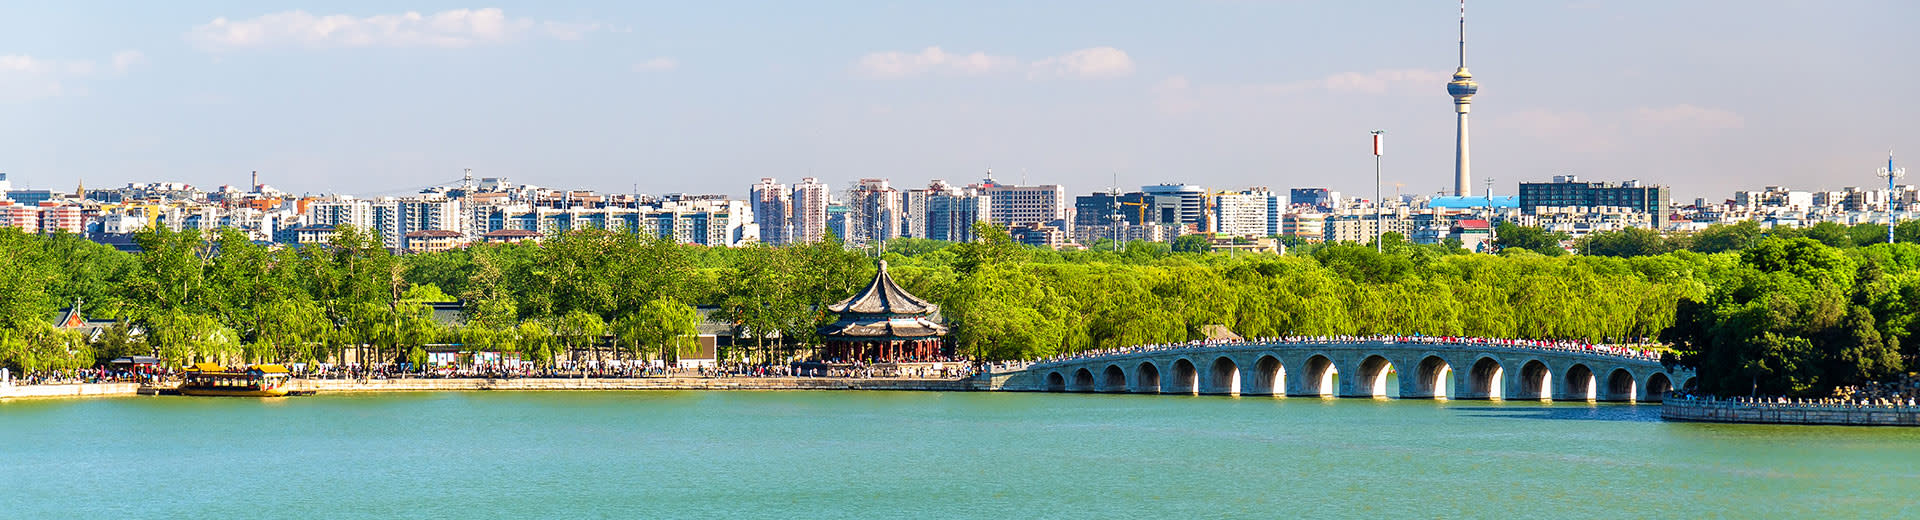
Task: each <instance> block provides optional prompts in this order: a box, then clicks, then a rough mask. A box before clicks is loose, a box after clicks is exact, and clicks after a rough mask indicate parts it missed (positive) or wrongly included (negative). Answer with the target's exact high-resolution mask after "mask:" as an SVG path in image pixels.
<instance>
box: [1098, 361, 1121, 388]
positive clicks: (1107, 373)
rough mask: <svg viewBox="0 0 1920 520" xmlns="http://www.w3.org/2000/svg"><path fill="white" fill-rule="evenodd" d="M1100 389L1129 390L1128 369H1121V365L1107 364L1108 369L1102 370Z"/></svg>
mask: <svg viewBox="0 0 1920 520" xmlns="http://www.w3.org/2000/svg"><path fill="white" fill-rule="evenodd" d="M1100 391H1102V392H1125V391H1127V371H1126V370H1124V369H1121V368H1120V365H1107V369H1106V370H1102V371H1100Z"/></svg>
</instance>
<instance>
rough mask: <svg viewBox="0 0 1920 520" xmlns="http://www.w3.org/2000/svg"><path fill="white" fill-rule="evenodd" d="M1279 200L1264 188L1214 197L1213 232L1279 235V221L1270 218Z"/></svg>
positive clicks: (1240, 234)
mask: <svg viewBox="0 0 1920 520" xmlns="http://www.w3.org/2000/svg"><path fill="white" fill-rule="evenodd" d="M1278 200H1279V199H1278V198H1276V197H1274V195H1273V192H1270V191H1267V190H1266V188H1254V189H1250V190H1247V191H1243V192H1239V193H1221V194H1217V195H1214V196H1213V223H1212V225H1211V226H1209V229H1211V230H1212V231H1213V232H1214V233H1219V234H1223V235H1231V236H1242V237H1264V236H1269V235H1275V234H1279V232H1280V229H1279V228H1280V221H1279V220H1277V219H1274V218H1272V217H1273V215H1274V214H1273V211H1274V210H1275V209H1277V208H1276V206H1277V205H1278Z"/></svg>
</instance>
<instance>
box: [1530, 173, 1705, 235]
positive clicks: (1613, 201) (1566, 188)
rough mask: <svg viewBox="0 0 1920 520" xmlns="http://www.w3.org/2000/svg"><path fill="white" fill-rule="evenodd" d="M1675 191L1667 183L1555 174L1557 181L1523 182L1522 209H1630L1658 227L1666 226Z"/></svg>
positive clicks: (1533, 211)
mask: <svg viewBox="0 0 1920 520" xmlns="http://www.w3.org/2000/svg"><path fill="white" fill-rule="evenodd" d="M1672 198H1673V190H1672V189H1671V188H1668V187H1666V186H1659V185H1653V184H1642V183H1640V181H1627V182H1623V183H1619V184H1611V183H1605V182H1582V181H1581V180H1580V178H1579V177H1577V176H1573V175H1555V176H1554V177H1553V182H1523V183H1520V210H1521V211H1522V212H1524V213H1526V214H1529V215H1531V214H1535V213H1539V212H1540V208H1543V207H1550V208H1601V207H1614V208H1628V209H1632V210H1634V211H1636V212H1641V213H1645V214H1646V215H1647V216H1648V217H1650V219H1651V221H1652V222H1653V225H1654V227H1666V225H1667V209H1668V207H1669V206H1670V205H1671V203H1672Z"/></svg>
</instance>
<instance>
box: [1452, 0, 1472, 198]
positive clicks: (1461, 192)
mask: <svg viewBox="0 0 1920 520" xmlns="http://www.w3.org/2000/svg"><path fill="white" fill-rule="evenodd" d="M1479 91H1480V84H1479V83H1475V82H1474V81H1473V73H1471V72H1467V1H1466V0H1460V69H1459V70H1455V71H1453V81H1450V82H1448V83H1447V95H1449V96H1453V114H1454V124H1455V125H1456V128H1455V133H1454V141H1453V195H1454V196H1456V197H1469V196H1472V195H1473V186H1472V185H1471V184H1472V181H1473V178H1472V164H1471V162H1470V161H1469V154H1468V150H1467V112H1468V111H1469V110H1470V109H1472V108H1473V94H1474V93H1476V92H1479Z"/></svg>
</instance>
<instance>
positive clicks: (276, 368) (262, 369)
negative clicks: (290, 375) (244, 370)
mask: <svg viewBox="0 0 1920 520" xmlns="http://www.w3.org/2000/svg"><path fill="white" fill-rule="evenodd" d="M249 371H250V372H259V373H262V374H285V373H287V367H285V366H282V365H254V366H253V368H252V369H250V370H249Z"/></svg>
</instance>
